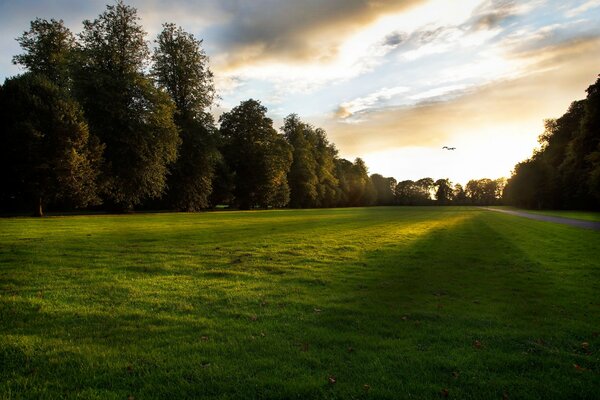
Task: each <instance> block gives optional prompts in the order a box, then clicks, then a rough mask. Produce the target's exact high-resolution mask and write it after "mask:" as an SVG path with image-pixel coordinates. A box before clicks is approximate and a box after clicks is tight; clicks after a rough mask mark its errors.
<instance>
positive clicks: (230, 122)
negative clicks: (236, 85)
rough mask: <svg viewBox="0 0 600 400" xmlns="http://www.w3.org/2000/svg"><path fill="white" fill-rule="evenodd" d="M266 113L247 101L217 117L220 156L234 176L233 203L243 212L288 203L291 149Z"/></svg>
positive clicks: (254, 101) (256, 103)
mask: <svg viewBox="0 0 600 400" xmlns="http://www.w3.org/2000/svg"><path fill="white" fill-rule="evenodd" d="M266 113H267V109H266V107H264V106H263V105H261V104H260V102H258V101H256V100H253V99H250V100H246V101H244V102H242V103H240V105H239V106H237V107H234V108H233V109H232V110H231V111H229V112H226V113H224V114H223V115H221V118H220V122H221V128H220V132H221V135H222V138H223V141H224V145H223V153H224V156H225V159H226V160H227V164H228V165H229V168H230V169H231V172H232V173H233V174H234V182H235V189H234V195H235V200H234V202H235V204H236V205H237V206H238V207H240V208H242V209H250V208H254V207H283V206H285V205H287V203H288V202H289V186H288V183H287V177H286V176H287V174H288V172H289V169H290V164H291V162H292V153H291V148H290V145H289V144H287V142H286V141H285V139H284V138H283V137H282V136H281V135H279V134H278V133H277V131H276V130H275V129H274V128H273V121H272V120H271V119H270V118H267V116H266Z"/></svg>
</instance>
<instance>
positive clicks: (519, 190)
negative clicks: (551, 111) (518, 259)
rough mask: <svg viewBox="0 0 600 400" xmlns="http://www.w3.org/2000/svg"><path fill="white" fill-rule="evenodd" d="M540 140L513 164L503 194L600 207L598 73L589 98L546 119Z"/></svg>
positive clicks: (522, 203) (532, 203) (511, 199)
mask: <svg viewBox="0 0 600 400" xmlns="http://www.w3.org/2000/svg"><path fill="white" fill-rule="evenodd" d="M539 143H540V144H541V148H540V149H539V150H536V151H534V154H533V156H532V157H531V158H530V159H528V160H525V161H523V162H520V163H519V164H517V165H516V166H515V169H514V172H513V175H512V177H511V178H510V179H509V180H508V183H507V185H506V189H505V192H504V198H505V200H506V201H507V202H508V203H510V204H513V205H516V206H519V207H525V208H537V209H544V208H546V209H589V210H600V78H598V79H597V80H596V82H595V83H594V84H593V85H591V86H590V87H588V89H587V97H586V99H584V100H580V101H575V102H573V103H571V106H570V107H569V109H568V110H567V112H566V113H565V114H564V115H563V116H562V117H560V118H558V119H550V120H546V122H545V130H544V133H543V134H541V135H540V137H539Z"/></svg>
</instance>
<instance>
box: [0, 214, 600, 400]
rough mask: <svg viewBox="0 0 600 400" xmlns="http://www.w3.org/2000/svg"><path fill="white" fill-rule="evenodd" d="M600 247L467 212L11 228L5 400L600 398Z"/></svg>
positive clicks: (121, 219)
mask: <svg viewBox="0 0 600 400" xmlns="http://www.w3.org/2000/svg"><path fill="white" fill-rule="evenodd" d="M599 235H600V233H599V232H594V231H589V230H584V229H577V228H572V227H567V226H561V225H553V224H550V223H546V222H540V221H532V220H527V219H524V218H519V217H514V216H509V215H503V214H500V213H494V212H489V211H482V210H480V209H476V208H467V207H446V208H442V207H420V208H416V207H385V208H384V207H377V208H353V209H335V210H302V211H299V210H278V211H261V212H222V213H203V214H193V215H190V214H166V213H158V214H137V215H127V216H110V215H99V216H77V217H58V218H47V219H46V220H43V221H40V220H38V219H32V218H11V219H7V218H3V219H0V266H1V268H2V269H1V272H2V274H3V277H4V278H3V280H2V284H1V286H2V290H0V360H2V362H0V397H4V398H17V399H19V398H38V399H57V398H65V397H67V398H82V399H127V398H128V397H132V398H135V399H165V398H174V399H192V398H202V399H224V398H227V399H259V398H270V399H292V398H302V399H353V398H355V399H361V398H374V399H398V398H407V397H412V398H415V399H436V398H441V396H440V392H441V391H442V389H447V390H448V392H449V398H451V399H452V398H456V399H502V398H503V397H505V398H506V397H508V398H510V399H540V398H543V399H575V398H577V399H594V398H596V397H597V394H598V393H599V392H600V380H598V371H600V356H599V355H600V352H599V351H598V349H599V348H600V336H598V335H597V334H596V332H598V326H600V314H599V313H598V312H596V310H597V304H598V279H597V277H598V275H599V274H600V264H599V263H598V260H599V259H600V247H599V246H598V242H599V239H600V237H599ZM584 343H585V344H584ZM576 366H577V367H576ZM330 376H334V377H335V378H336V383H335V384H330V383H329V382H328V378H329V377H330ZM365 385H368V387H365Z"/></svg>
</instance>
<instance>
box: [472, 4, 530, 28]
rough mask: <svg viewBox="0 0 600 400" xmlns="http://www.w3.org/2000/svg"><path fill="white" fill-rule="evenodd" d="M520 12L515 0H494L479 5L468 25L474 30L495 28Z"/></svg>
mask: <svg viewBox="0 0 600 400" xmlns="http://www.w3.org/2000/svg"><path fill="white" fill-rule="evenodd" d="M517 12H518V5H517V4H516V2H515V1H513V0H492V1H489V2H485V3H484V4H482V5H481V6H480V7H478V8H477V9H476V10H475V12H474V13H473V16H472V18H471V20H470V21H469V22H468V23H467V25H468V26H469V27H470V28H471V29H473V30H490V29H494V28H496V27H498V26H500V24H501V23H502V22H504V21H506V20H508V19H509V18H511V17H513V16H515V15H516V14H517Z"/></svg>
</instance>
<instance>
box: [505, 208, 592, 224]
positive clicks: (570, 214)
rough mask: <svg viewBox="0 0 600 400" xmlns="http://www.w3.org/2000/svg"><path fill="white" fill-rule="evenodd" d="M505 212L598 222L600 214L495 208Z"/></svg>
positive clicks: (575, 211) (576, 211)
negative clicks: (522, 212) (511, 211)
mask: <svg viewBox="0 0 600 400" xmlns="http://www.w3.org/2000/svg"><path fill="white" fill-rule="evenodd" d="M497 208H503V209H506V210H515V211H524V212H528V213H531V214H541V215H550V216H552V217H562V218H573V219H581V220H584V221H595V222H600V212H594V211H578V210H527V209H522V208H515V207H497Z"/></svg>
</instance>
